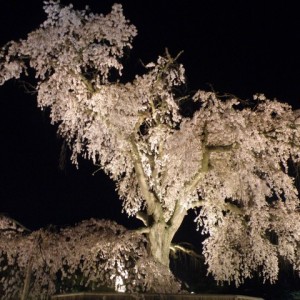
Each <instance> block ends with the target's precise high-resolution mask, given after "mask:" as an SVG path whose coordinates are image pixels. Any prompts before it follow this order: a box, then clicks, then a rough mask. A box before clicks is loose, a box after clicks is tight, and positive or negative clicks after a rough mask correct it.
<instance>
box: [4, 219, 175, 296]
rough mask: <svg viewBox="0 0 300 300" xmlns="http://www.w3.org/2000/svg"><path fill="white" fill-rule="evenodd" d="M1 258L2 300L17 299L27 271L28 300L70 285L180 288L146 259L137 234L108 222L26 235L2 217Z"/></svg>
mask: <svg viewBox="0 0 300 300" xmlns="http://www.w3.org/2000/svg"><path fill="white" fill-rule="evenodd" d="M0 254H1V255H0V283H1V284H0V295H1V299H15V298H16V297H18V295H20V294H21V292H22V289H23V285H24V282H25V280H26V278H25V277H26V274H27V272H28V268H30V282H31V284H30V293H29V297H30V299H48V297H49V295H53V294H54V293H62V292H68V291H72V290H73V289H74V286H77V287H80V286H82V287H83V288H86V289H89V290H95V289H97V288H98V289H99V288H100V287H103V286H104V287H110V288H112V289H115V290H117V291H123V292H125V291H126V292H157V293H170V292H174V290H175V291H179V289H180V285H179V283H178V282H177V281H176V280H175V279H174V277H173V276H172V274H171V273H170V272H169V269H168V268H167V267H164V266H162V265H161V264H158V263H156V262H155V261H154V260H153V259H151V258H149V257H148V254H147V251H146V249H145V240H144V238H143V237H142V236H141V235H138V234H137V233H135V232H132V231H128V230H126V229H125V228H124V227H123V226H120V225H118V224H116V223H115V222H111V221H105V220H95V219H91V220H88V221H83V222H81V223H79V224H77V225H76V226H74V227H66V228H63V229H60V230H58V229H56V228H49V229H47V230H46V229H41V230H38V231H35V232H32V233H28V232H26V231H25V230H24V229H22V228H21V227H18V225H16V223H15V222H14V221H13V220H11V219H7V218H6V217H4V216H1V217H0ZM149 269H151V272H149V271H148V270H149ZM26 299H27V298H26Z"/></svg>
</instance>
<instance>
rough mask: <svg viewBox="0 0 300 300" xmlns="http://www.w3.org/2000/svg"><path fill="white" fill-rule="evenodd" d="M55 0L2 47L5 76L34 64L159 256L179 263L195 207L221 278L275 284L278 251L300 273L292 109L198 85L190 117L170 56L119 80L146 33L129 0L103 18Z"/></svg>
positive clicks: (54, 116) (75, 137) (46, 98)
mask: <svg viewBox="0 0 300 300" xmlns="http://www.w3.org/2000/svg"><path fill="white" fill-rule="evenodd" d="M45 3H46V4H45V11H46V12H47V14H48V18H47V20H46V21H45V22H44V23H43V24H42V25H41V26H40V28H39V29H37V30H35V31H33V32H31V33H30V34H29V35H28V37H27V39H25V40H20V41H18V42H10V43H8V44H7V45H6V46H4V47H3V49H2V52H1V64H0V84H3V83H4V82H5V81H7V80H9V79H10V78H19V77H20V75H21V74H25V75H26V74H27V69H28V68H30V69H33V70H34V71H35V74H36V79H37V86H36V90H37V94H38V96H37V98H38V105H39V106H40V107H41V108H45V107H49V108H50V117H51V120H52V122H53V123H57V124H58V131H59V133H60V134H61V135H62V136H63V137H64V138H65V139H66V141H67V142H68V144H69V146H70V148H71V149H72V153H73V154H72V160H73V162H74V163H75V164H77V156H78V155H83V156H84V157H85V158H88V159H91V160H92V161H93V163H94V164H95V165H97V166H100V169H102V170H104V172H105V173H106V174H107V175H108V176H110V178H111V179H112V180H113V181H114V182H115V183H116V187H117V191H118V194H119V196H120V198H121V199H122V200H123V208H124V211H125V212H126V213H127V214H128V215H130V216H134V217H136V218H138V219H140V220H142V221H143V223H144V227H143V228H141V229H140V230H139V233H140V234H143V235H145V237H146V238H147V241H148V252H149V254H150V255H151V256H152V257H153V258H154V259H155V260H156V261H158V262H160V263H161V264H163V265H165V266H168V265H169V254H170V249H173V250H176V249H178V248H176V246H174V245H173V244H172V240H173V237H174V235H175V233H176V232H177V230H178V229H179V227H180V226H181V224H182V221H183V219H184V217H185V216H186V214H187V212H188V211H189V210H195V211H196V212H197V217H196V219H195V221H196V223H197V224H198V228H199V229H200V230H202V232H203V234H205V235H206V239H205V240H204V242H203V254H204V256H205V259H206V263H207V264H208V270H209V272H210V273H212V274H213V275H214V277H215V278H216V279H217V280H226V281H234V282H235V283H236V284H237V285H238V284H240V283H241V282H243V280H244V279H245V278H248V277H252V276H253V274H254V272H255V271H256V270H260V272H261V275H262V277H263V278H264V280H266V279H268V280H270V281H271V282H274V281H275V280H276V278H277V275H278V260H279V258H283V259H286V260H287V261H289V262H290V263H291V264H292V265H293V267H294V269H296V270H299V269H300V261H299V242H300V218H299V211H298V206H299V199H298V192H297V189H296V186H295V180H294V178H293V176H292V175H293V172H292V166H293V163H294V164H295V163H296V164H297V163H298V162H299V148H300V147H299V146H300V132H299V126H298V122H297V115H296V114H295V112H294V111H293V110H292V108H291V106H289V105H288V104H286V103H281V102H278V101H276V100H273V101H271V100H269V99H266V98H265V97H264V96H263V95H255V96H254V99H253V100H251V101H247V102H242V103H240V101H239V99H237V98H235V97H231V96H230V97H219V96H218V95H217V94H216V93H213V92H205V91H198V92H196V93H195V95H194V96H192V99H193V100H194V101H195V102H197V103H198V104H199V105H198V106H199V109H198V110H196V111H195V112H194V114H193V115H192V116H186V115H184V114H183V113H182V109H181V101H180V100H182V101H183V98H184V97H183V98H182V97H181V98H178V97H177V96H176V95H177V94H176V90H177V88H178V87H179V86H180V85H181V84H183V83H184V68H183V66H182V65H180V64H178V63H177V59H174V58H172V57H171V56H170V55H169V54H168V53H167V54H166V56H165V57H159V58H158V60H157V62H151V63H149V64H148V65H147V66H146V72H145V74H144V75H142V76H136V77H135V79H134V80H133V81H131V82H127V83H121V82H119V81H117V82H114V81H113V80H112V78H114V76H113V74H115V73H119V75H120V76H121V71H122V64H121V59H122V57H123V54H124V49H125V48H128V47H129V48H130V47H131V42H132V39H133V37H134V36H135V35H136V29H135V27H134V26H133V25H130V24H129V23H128V21H127V20H126V19H125V18H124V16H123V14H122V8H121V6H120V5H114V6H113V8H112V12H111V13H110V14H108V15H107V16H102V15H96V14H92V13H88V12H87V11H85V10H83V11H75V10H73V8H72V6H68V7H64V8H62V7H60V5H59V3H57V2H54V1H48V2H45ZM113 71H114V73H113ZM115 71H116V72H115Z"/></svg>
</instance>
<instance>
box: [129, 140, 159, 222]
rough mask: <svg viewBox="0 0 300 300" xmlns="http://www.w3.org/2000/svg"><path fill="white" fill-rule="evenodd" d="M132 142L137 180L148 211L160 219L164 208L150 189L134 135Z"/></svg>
mask: <svg viewBox="0 0 300 300" xmlns="http://www.w3.org/2000/svg"><path fill="white" fill-rule="evenodd" d="M130 143H131V146H132V159H133V163H134V169H135V172H136V176H137V180H138V183H139V187H140V189H141V192H142V196H143V197H144V199H145V201H146V203H147V213H148V214H149V215H154V217H155V218H156V219H160V217H161V216H162V210H161V207H160V205H159V203H158V202H157V201H156V200H155V197H154V195H153V193H152V192H151V191H150V189H149V186H148V183H147V178H146V175H145V173H144V169H143V166H142V163H141V158H140V153H139V150H138V148H137V145H136V143H135V141H134V137H133V136H132V137H131V139H130Z"/></svg>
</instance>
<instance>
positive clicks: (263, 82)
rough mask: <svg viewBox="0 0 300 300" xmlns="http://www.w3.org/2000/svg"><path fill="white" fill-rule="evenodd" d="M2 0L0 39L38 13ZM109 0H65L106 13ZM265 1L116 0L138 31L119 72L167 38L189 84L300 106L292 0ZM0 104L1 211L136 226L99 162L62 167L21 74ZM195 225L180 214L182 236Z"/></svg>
mask: <svg viewBox="0 0 300 300" xmlns="http://www.w3.org/2000/svg"><path fill="white" fill-rule="evenodd" d="M1 2H2V3H1V5H0V44H1V45H3V44H5V43H6V42H8V41H9V40H11V39H18V38H22V37H23V38H25V37H26V33H27V32H29V31H31V30H33V29H35V28H36V27H37V26H38V25H39V24H40V23H41V22H42V21H43V20H44V18H45V14H44V13H43V10H42V1H19V0H9V1H1ZM3 2H4V3H3ZM114 2H115V1H111V0H94V1H92V0H77V1H73V2H72V3H73V4H74V5H75V7H78V8H84V6H85V5H89V6H90V7H91V10H92V11H94V12H99V13H100V12H102V13H107V12H109V10H110V7H111V6H112V4H113V3H114ZM266 2H269V1H245V0H240V1H238V0H236V1H221V0H220V1H214V0H210V1H208V0H207V1H202V0H198V1H192V0H185V1H183V0H182V1H176V0H172V1H171V0H170V1H169V0H160V1H153V0H127V1H125V0H124V1H119V3H122V4H123V8H124V12H125V16H126V17H127V18H128V19H130V20H131V22H132V23H133V24H135V25H136V26H137V29H138V32H139V33H138V36H137V37H136V39H135V41H134V49H133V50H132V52H131V54H130V57H129V58H128V60H127V61H126V69H125V71H124V73H127V74H128V78H129V77H130V76H132V75H133V74H135V73H137V72H138V73H141V72H142V71H143V68H142V64H141V61H142V62H143V63H148V62H150V61H153V60H156V58H157V56H158V55H161V54H163V53H164V49H165V48H166V47H168V49H169V51H170V53H171V54H173V55H174V56H175V55H176V54H177V53H179V52H180V51H181V50H184V53H183V54H182V56H181V58H180V62H181V63H183V64H184V66H185V68H186V75H187V87H186V88H187V90H189V91H191V90H196V89H198V88H202V89H206V90H209V89H212V88H213V89H214V90H215V91H218V92H224V93H231V94H234V95H236V96H238V97H240V98H243V99H247V98H251V97H252V95H253V94H254V93H257V92H259V93H265V95H266V96H267V97H269V98H277V99H279V100H282V101H287V102H289V103H291V104H292V105H293V106H294V107H295V108H299V107H300V101H299V100H300V89H299V83H300V18H299V14H298V10H297V9H296V6H293V5H296V4H292V3H293V2H292V1H290V2H288V1H279V3H278V4H275V3H274V1H272V2H270V3H272V5H268V4H267V3H266ZM295 2H297V1H295ZM62 3H69V1H62ZM23 79H24V78H23ZM0 112H1V117H0V139H1V148H0V149H1V150H0V151H1V153H0V167H1V173H0V212H1V213H6V214H8V215H9V216H11V217H13V218H15V219H16V220H18V221H19V222H21V223H23V224H24V225H25V226H27V227H29V228H31V229H37V228H39V227H41V226H47V225H48V224H59V225H63V224H73V223H74V222H78V221H80V220H83V219H87V218H90V217H96V218H109V219H115V220H116V221H118V222H119V223H121V224H124V225H126V226H128V227H130V228H133V227H135V226H138V225H142V224H141V223H139V221H134V220H133V219H132V218H128V217H127V216H126V215H124V214H122V213H121V210H122V205H121V201H119V200H118V198H117V195H116V193H115V191H114V184H113V183H112V182H111V181H110V180H109V179H108V178H107V177H106V176H105V175H103V174H102V173H101V172H97V173H95V175H92V174H93V172H94V171H96V169H97V168H96V167H94V166H93V165H92V164H90V163H89V162H87V161H84V160H81V161H80V168H79V170H77V169H76V168H75V167H74V166H73V165H72V164H71V163H70V162H69V157H67V160H66V166H65V169H64V170H63V171H62V170H60V168H59V160H60V151H61V147H62V145H63V141H62V140H61V139H60V138H59V137H57V135H56V128H55V127H54V126H52V125H50V122H49V118H48V115H47V113H45V112H41V111H40V110H39V109H38V108H36V100H35V96H34V95H30V94H28V93H27V94H26V93H25V92H24V88H23V84H22V82H20V81H10V82H8V83H7V84H6V85H4V86H2V87H0ZM189 219H191V220H192V219H193V216H192V215H191V216H190V217H189ZM193 227H195V225H194V224H192V222H191V224H188V223H186V224H185V226H184V229H183V231H181V235H182V236H183V235H185V237H187V236H186V234H185V233H186V232H188V231H189V230H190V229H192V228H193ZM193 234H194V233H190V234H189V235H191V236H192V235H193ZM195 234H196V235H197V233H195ZM198 234H199V233H198ZM179 238H180V233H179Z"/></svg>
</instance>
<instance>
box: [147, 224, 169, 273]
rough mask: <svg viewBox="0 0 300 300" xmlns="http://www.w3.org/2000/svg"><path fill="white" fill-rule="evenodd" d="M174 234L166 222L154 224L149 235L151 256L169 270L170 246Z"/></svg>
mask: <svg viewBox="0 0 300 300" xmlns="http://www.w3.org/2000/svg"><path fill="white" fill-rule="evenodd" d="M173 236H174V233H173V231H172V230H170V228H169V227H168V226H167V225H166V223H165V222H159V223H154V224H153V225H152V227H151V228H150V232H149V233H148V240H149V245H148V251H149V254H150V255H151V256H152V257H153V258H154V259H155V260H156V261H158V262H160V263H161V264H163V265H165V266H166V267H168V268H169V264H170V258H169V255H170V246H171V242H172V239H173Z"/></svg>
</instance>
